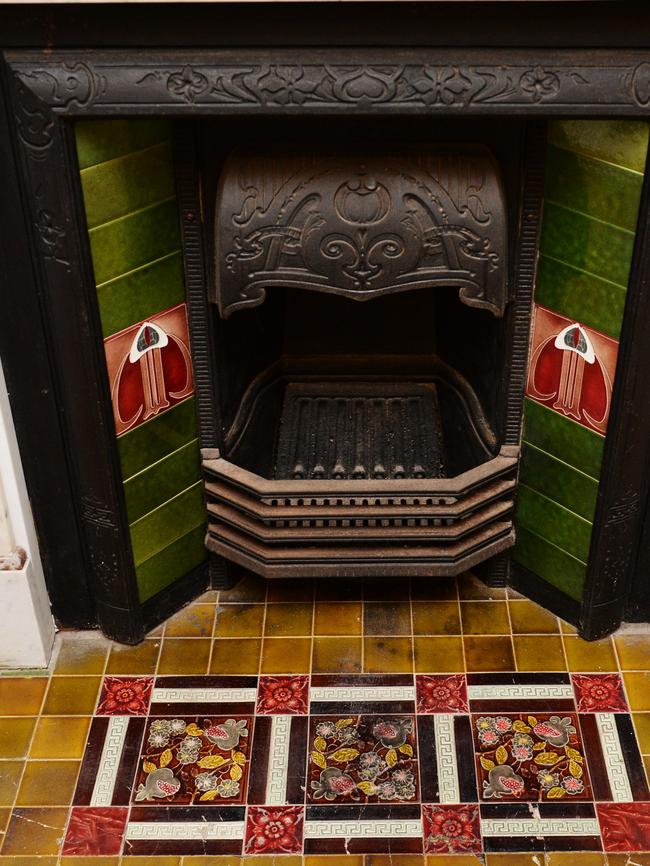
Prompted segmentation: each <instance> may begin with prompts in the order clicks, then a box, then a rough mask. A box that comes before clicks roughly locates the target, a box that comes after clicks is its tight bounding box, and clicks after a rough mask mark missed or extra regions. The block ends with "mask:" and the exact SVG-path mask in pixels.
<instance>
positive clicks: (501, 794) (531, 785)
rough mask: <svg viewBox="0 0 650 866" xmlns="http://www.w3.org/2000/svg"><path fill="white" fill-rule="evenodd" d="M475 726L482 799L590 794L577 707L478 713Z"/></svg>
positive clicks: (582, 797)
mask: <svg viewBox="0 0 650 866" xmlns="http://www.w3.org/2000/svg"><path fill="white" fill-rule="evenodd" d="M472 730H473V733H474V743H475V748H476V767H477V774H478V775H477V778H478V780H479V789H480V791H481V799H483V800H492V799H494V800H541V801H547V800H549V801H550V800H553V801H555V800H563V799H566V800H588V799H590V797H591V787H590V784H589V775H588V773H587V767H586V763H585V759H584V748H583V746H582V742H581V740H580V736H579V734H578V730H579V727H578V719H577V716H576V714H575V713H567V714H561V715H560V714H558V715H554V714H550V713H535V715H532V714H530V715H527V714H520V713H510V714H508V715H506V714H504V715H498V716H489V715H483V716H478V715H473V716H472Z"/></svg>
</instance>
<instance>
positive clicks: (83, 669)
mask: <svg viewBox="0 0 650 866" xmlns="http://www.w3.org/2000/svg"><path fill="white" fill-rule="evenodd" d="M59 640H60V641H61V646H60V649H59V653H58V655H57V658H56V664H55V665H54V673H55V674H101V673H103V672H104V665H105V664H106V654H107V653H108V648H109V646H110V644H109V642H108V641H107V640H106V638H105V637H103V636H102V635H92V636H90V637H88V636H86V635H83V636H81V635H79V634H78V633H76V632H71V633H66V632H63V633H62V634H61V636H60V637H59Z"/></svg>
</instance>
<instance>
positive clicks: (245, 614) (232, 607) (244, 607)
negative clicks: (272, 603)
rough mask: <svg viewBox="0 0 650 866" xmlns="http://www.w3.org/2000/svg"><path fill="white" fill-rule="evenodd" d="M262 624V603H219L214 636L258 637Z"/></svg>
mask: <svg viewBox="0 0 650 866" xmlns="http://www.w3.org/2000/svg"><path fill="white" fill-rule="evenodd" d="M263 626H264V605H263V604H220V605H219V606H218V607H217V621H216V623H215V626H214V636H215V637H260V636H261V634H262V629H263Z"/></svg>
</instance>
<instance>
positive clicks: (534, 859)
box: [485, 851, 544, 866]
mask: <svg viewBox="0 0 650 866" xmlns="http://www.w3.org/2000/svg"><path fill="white" fill-rule="evenodd" d="M485 864H486V866H543V864H544V855H543V854H540V853H536V854H526V853H524V852H523V851H522V852H521V853H517V854H486V855H485Z"/></svg>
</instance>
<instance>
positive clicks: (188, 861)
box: [122, 855, 284, 866]
mask: <svg viewBox="0 0 650 866" xmlns="http://www.w3.org/2000/svg"><path fill="white" fill-rule="evenodd" d="M283 856H284V855H283ZM130 861H131V857H124V858H123V860H122V866H129V863H130ZM247 861H248V857H246V860H244V858H243V857H231V856H225V855H222V856H220V857H201V856H197V857H184V858H183V866H240V864H242V863H244V862H247ZM142 866H151V864H150V862H149V861H147V863H146V864H144V863H143V864H142ZM153 866H156V864H155V863H154V864H153Z"/></svg>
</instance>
